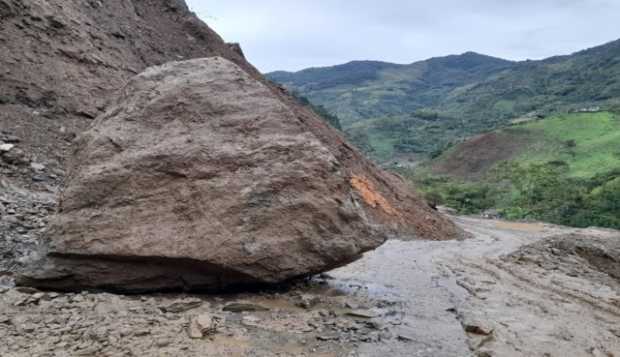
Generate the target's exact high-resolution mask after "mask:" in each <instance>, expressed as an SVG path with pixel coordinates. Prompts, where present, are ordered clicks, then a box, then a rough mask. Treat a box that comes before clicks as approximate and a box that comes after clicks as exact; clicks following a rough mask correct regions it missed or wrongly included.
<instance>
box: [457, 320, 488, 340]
mask: <svg viewBox="0 0 620 357" xmlns="http://www.w3.org/2000/svg"><path fill="white" fill-rule="evenodd" d="M463 329H465V332H467V333H471V334H474V335H482V336H489V335H491V334H492V333H493V328H492V327H490V326H488V325H486V324H484V323H482V322H480V321H474V320H471V321H466V322H463Z"/></svg>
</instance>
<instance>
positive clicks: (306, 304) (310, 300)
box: [296, 295, 321, 309]
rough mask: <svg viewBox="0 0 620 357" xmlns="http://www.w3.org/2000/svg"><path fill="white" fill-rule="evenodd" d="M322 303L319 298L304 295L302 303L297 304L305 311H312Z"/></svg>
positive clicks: (301, 298) (301, 299)
mask: <svg viewBox="0 0 620 357" xmlns="http://www.w3.org/2000/svg"><path fill="white" fill-rule="evenodd" d="M320 302H321V299H320V298H319V297H318V296H312V295H302V296H301V297H300V301H299V302H297V304H296V305H297V306H299V307H301V308H304V309H311V308H313V307H315V306H316V305H318V304H319V303H320Z"/></svg>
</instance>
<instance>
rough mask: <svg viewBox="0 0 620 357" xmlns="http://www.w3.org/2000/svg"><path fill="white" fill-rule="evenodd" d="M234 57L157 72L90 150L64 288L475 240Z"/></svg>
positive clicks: (326, 265)
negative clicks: (399, 243) (389, 242)
mask: <svg viewBox="0 0 620 357" xmlns="http://www.w3.org/2000/svg"><path fill="white" fill-rule="evenodd" d="M318 121H319V120H318V119H315V118H314V117H308V116H307V115H304V114H303V113H302V112H300V110H299V109H298V108H295V106H292V105H291V104H290V103H289V102H287V101H286V100H284V99H283V98H282V95H281V94H280V93H277V90H275V89H274V88H272V87H270V86H268V85H267V84H265V83H264V82H262V81H260V80H258V79H256V78H255V77H254V76H252V75H251V74H249V73H248V72H246V71H245V70H244V69H242V68H241V67H239V66H238V65H237V64H234V63H233V62H231V61H229V60H227V59H224V58H221V57H212V58H203V59H195V60H190V61H184V62H172V63H168V64H164V65H162V66H158V67H152V68H149V69H147V70H146V71H145V72H143V73H142V74H140V75H138V76H136V77H134V78H133V79H131V80H130V81H129V83H128V84H127V85H126V86H125V87H124V88H123V89H122V90H121V91H120V92H119V94H118V96H117V98H116V99H115V100H114V101H113V103H112V104H111V106H110V107H109V108H108V109H107V111H106V112H105V113H104V114H102V115H101V116H99V117H98V118H97V119H96V120H95V122H94V123H93V125H92V127H91V129H90V130H88V131H86V132H85V133H83V134H82V135H81V136H80V137H79V138H78V139H77V142H76V144H75V147H76V149H75V152H74V155H73V158H72V163H71V165H70V167H69V171H68V174H67V179H66V187H65V190H64V192H63V194H62V196H61V202H60V208H59V212H58V214H57V216H56V217H55V218H54V219H53V221H52V223H51V225H50V228H49V232H48V236H47V239H46V241H45V242H44V244H43V245H42V251H41V258H40V260H39V261H38V262H36V263H34V264H32V265H31V267H30V268H29V270H28V271H26V272H24V273H23V274H22V275H21V276H20V277H19V279H18V283H19V284H22V285H31V286H36V287H41V288H52V289H61V290H76V289H85V288H104V289H111V290H119V291H129V292H137V291H152V290H166V289H186V290H220V289H224V288H232V287H236V286H240V285H243V286H247V285H248V284H255V283H258V284H262V283H278V282H282V281H286V280H289V279H291V278H295V277H301V276H307V275H311V274H314V273H318V272H322V271H325V270H329V269H332V268H335V267H338V266H341V265H343V264H347V263H349V262H352V261H354V260H355V259H357V258H359V257H360V256H361V254H362V253H364V252H365V251H368V250H371V249H373V248H376V247H377V246H379V245H381V244H382V243H383V242H384V241H385V240H386V239H387V238H389V237H400V238H402V239H410V238H419V237H420V236H422V237H423V238H431V239H450V238H456V237H458V236H459V235H460V231H459V230H457V229H456V228H455V226H454V225H453V224H452V223H450V222H449V221H448V220H446V219H445V218H443V217H441V216H440V215H438V214H437V213H436V212H434V211H432V210H430V209H429V208H428V207H427V206H426V205H425V203H424V201H423V200H421V199H419V198H417V197H416V196H415V195H413V194H412V193H410V192H409V191H408V190H407V187H406V186H405V183H404V182H403V181H402V179H400V178H398V177H395V176H392V175H390V174H386V173H384V172H381V171H380V170H378V169H376V168H375V167H374V165H372V164H371V163H369V162H367V161H366V159H364V158H362V157H361V155H359V153H357V151H356V150H355V149H353V148H351V147H349V146H348V145H347V144H346V143H345V142H344V141H342V139H341V138H340V136H339V135H337V134H335V133H334V130H333V129H331V128H329V127H328V126H326V125H325V124H322V123H318Z"/></svg>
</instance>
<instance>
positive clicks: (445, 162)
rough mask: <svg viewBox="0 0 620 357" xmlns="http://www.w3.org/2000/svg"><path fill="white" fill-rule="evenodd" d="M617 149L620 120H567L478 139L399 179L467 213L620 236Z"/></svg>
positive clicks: (599, 115)
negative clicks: (610, 230) (593, 228)
mask: <svg viewBox="0 0 620 357" xmlns="http://www.w3.org/2000/svg"><path fill="white" fill-rule="evenodd" d="M618 143H620V115H619V114H617V113H612V112H596V113H572V114H562V115H557V116H553V117H550V118H547V119H543V120H536V121H531V122H527V123H522V124H518V125H513V126H511V127H509V128H505V129H501V130H497V131H494V132H490V133H486V134H483V135H479V136H477V137H474V138H472V139H470V140H468V141H465V142H463V143H460V144H458V145H456V146H454V147H452V148H450V149H449V150H447V151H446V152H444V153H443V154H442V155H441V156H439V157H438V158H436V159H435V160H433V161H432V162H431V163H430V164H429V165H428V166H427V167H426V169H418V170H416V171H415V172H414V171H411V170H405V169H400V171H401V173H403V174H405V175H407V176H409V177H410V178H411V179H413V180H414V181H415V182H416V183H417V184H418V186H419V187H420V188H421V189H422V190H423V191H425V192H426V194H427V195H428V196H429V198H431V199H432V200H434V201H436V203H437V204H445V205H448V206H451V207H453V208H455V209H457V210H459V211H461V212H462V213H478V212H482V211H484V210H488V209H496V210H498V212H499V214H501V215H502V216H504V217H505V218H514V219H537V220H544V221H548V222H553V223H559V224H568V225H574V226H581V227H585V226H590V225H599V226H606V227H615V228H620V145H618ZM506 147H509V148H510V149H509V150H506ZM481 153H483V154H481Z"/></svg>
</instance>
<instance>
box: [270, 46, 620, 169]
mask: <svg viewBox="0 0 620 357" xmlns="http://www.w3.org/2000/svg"><path fill="white" fill-rule="evenodd" d="M268 77H269V78H270V79H271V80H273V81H276V82H279V83H281V84H283V85H285V86H286V87H288V88H289V89H291V90H293V91H296V92H299V94H301V95H302V96H305V97H307V98H308V99H309V100H310V101H311V102H312V103H313V104H315V105H321V106H324V107H325V108H326V109H327V110H328V111H329V112H331V113H332V114H335V115H337V116H338V117H339V118H340V121H341V123H342V126H343V128H344V130H345V132H346V133H347V135H348V136H349V138H351V139H352V140H353V141H354V142H355V143H356V144H357V145H358V146H360V147H362V148H363V149H364V150H366V151H367V152H368V153H369V154H370V155H371V156H373V157H375V158H376V159H378V160H380V161H385V160H387V159H390V158H393V157H394V156H398V155H406V154H428V153H432V152H433V151H437V150H440V149H442V148H443V147H445V146H446V145H447V144H448V143H449V142H453V141H458V140H460V139H461V138H464V137H468V136H471V135H473V134H476V133H480V132H486V131H489V130H492V129H495V128H498V127H503V126H505V125H506V124H509V123H510V122H513V121H515V120H519V119H527V118H532V117H542V116H546V115H548V114H550V113H555V112H568V111H574V110H583V109H589V108H593V107H608V106H613V105H615V104H616V103H618V102H620V40H619V41H614V42H611V43H608V44H605V45H603V46H599V47H595V48H592V49H588V50H585V51H581V52H577V53H575V54H572V55H568V56H558V57H552V58H549V59H545V60H541V61H522V62H511V61H506V60H502V59H498V58H494V57H489V56H484V55H480V54H477V53H473V52H468V53H464V54H462V55H454V56H447V57H439V58H432V59H429V60H426V61H420V62H415V63H412V64H408V65H399V64H391V63H385V62H372V61H355V62H350V63H347V64H344V65H339V66H334V67H325V68H311V69H306V70H303V71H300V72H295V73H290V72H273V73H270V74H268Z"/></svg>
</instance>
